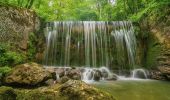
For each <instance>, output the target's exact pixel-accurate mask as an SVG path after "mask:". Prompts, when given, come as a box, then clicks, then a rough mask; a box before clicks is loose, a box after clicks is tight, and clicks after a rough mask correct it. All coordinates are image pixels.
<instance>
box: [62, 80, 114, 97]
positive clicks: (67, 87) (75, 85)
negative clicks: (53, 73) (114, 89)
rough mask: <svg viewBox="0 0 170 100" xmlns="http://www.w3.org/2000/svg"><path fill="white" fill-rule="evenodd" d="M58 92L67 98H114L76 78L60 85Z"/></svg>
mask: <svg viewBox="0 0 170 100" xmlns="http://www.w3.org/2000/svg"><path fill="white" fill-rule="evenodd" d="M60 93H61V94H62V95H63V96H66V97H68V98H70V99H69V100H115V99H114V98H113V97H112V96H111V95H110V94H108V93H106V92H102V91H100V90H98V89H96V88H94V87H92V86H90V85H88V84H86V83H85V82H82V81H78V80H69V81H67V82H66V83H64V84H63V85H61V87H60Z"/></svg>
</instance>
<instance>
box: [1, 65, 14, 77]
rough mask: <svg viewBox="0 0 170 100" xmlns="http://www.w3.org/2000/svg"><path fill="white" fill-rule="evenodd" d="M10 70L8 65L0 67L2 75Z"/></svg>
mask: <svg viewBox="0 0 170 100" xmlns="http://www.w3.org/2000/svg"><path fill="white" fill-rule="evenodd" d="M10 71H11V68H10V67H8V66H4V67H0V73H1V74H2V75H5V74H7V73H9V72H10Z"/></svg>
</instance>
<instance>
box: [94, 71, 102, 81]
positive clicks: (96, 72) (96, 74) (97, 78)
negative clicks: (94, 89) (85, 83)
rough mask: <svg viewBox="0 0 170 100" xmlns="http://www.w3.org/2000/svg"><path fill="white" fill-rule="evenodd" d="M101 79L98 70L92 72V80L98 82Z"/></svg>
mask: <svg viewBox="0 0 170 100" xmlns="http://www.w3.org/2000/svg"><path fill="white" fill-rule="evenodd" d="M101 77H102V72H101V71H100V70H94V75H93V80H95V81H99V80H100V79H101Z"/></svg>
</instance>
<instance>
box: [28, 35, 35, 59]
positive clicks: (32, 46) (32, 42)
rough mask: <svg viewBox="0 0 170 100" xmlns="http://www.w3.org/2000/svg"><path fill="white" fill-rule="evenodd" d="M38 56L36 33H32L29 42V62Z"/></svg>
mask: <svg viewBox="0 0 170 100" xmlns="http://www.w3.org/2000/svg"><path fill="white" fill-rule="evenodd" d="M35 54H36V36H35V34H34V33H30V35H29V41H28V54H27V56H28V60H33V59H34V58H35Z"/></svg>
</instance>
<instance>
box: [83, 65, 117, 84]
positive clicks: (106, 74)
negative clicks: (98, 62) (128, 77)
mask: <svg viewBox="0 0 170 100" xmlns="http://www.w3.org/2000/svg"><path fill="white" fill-rule="evenodd" d="M82 80H83V81H85V82H93V81H99V80H117V75H115V74H113V73H111V72H110V70H109V69H108V68H107V67H101V68H84V71H83V73H82Z"/></svg>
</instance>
